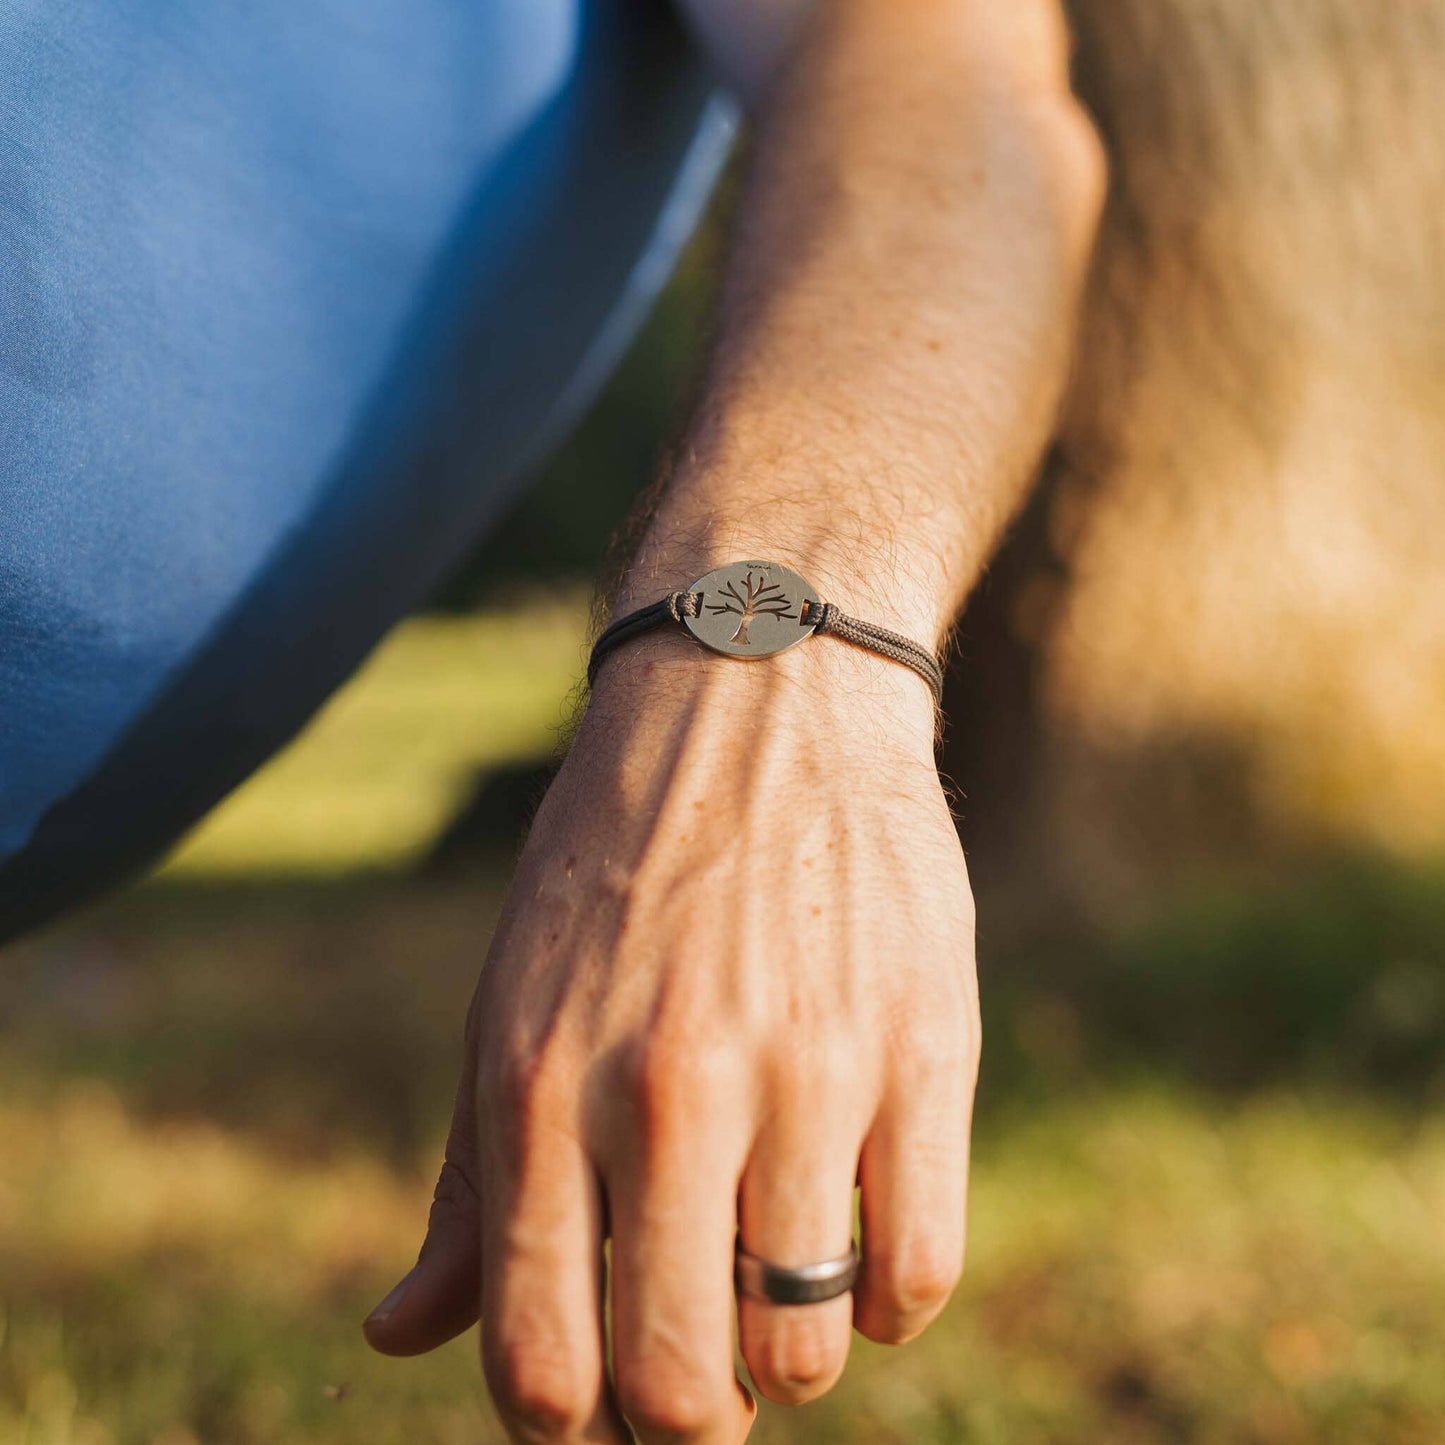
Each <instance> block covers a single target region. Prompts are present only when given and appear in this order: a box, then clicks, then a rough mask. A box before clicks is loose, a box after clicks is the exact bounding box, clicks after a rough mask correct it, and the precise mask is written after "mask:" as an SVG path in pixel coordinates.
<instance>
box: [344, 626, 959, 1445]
mask: <svg viewBox="0 0 1445 1445" xmlns="http://www.w3.org/2000/svg"><path fill="white" fill-rule="evenodd" d="M691 647H692V644H691V643H689V642H686V641H684V640H683V639H680V638H679V639H677V646H676V648H675V649H673V650H672V651H670V652H669V653H667V654H666V655H654V656H649V657H647V658H646V659H645V660H642V661H641V662H640V663H637V664H635V665H633V666H631V667H629V666H628V665H627V660H626V659H618V660H617V661H616V662H615V663H609V665H608V668H607V669H606V670H605V671H604V674H603V676H602V678H601V680H600V681H599V686H598V692H597V694H596V696H595V697H594V700H593V704H592V706H591V708H590V709H589V710H588V713H587V716H586V719H585V722H584V725H583V727H582V730H581V732H580V735H579V736H578V738H577V740H576V742H575V744H574V746H573V749H572V751H571V754H570V755H569V757H568V759H567V762H566V764H565V765H564V767H563V769H562V771H561V774H560V775H559V777H558V778H557V781H556V783H555V784H554V786H553V788H552V789H551V791H550V792H549V794H548V796H547V799H546V801H545V803H544V804H543V807H542V810H541V812H540V814H539V815H538V818H537V821H536V825H535V827H534V829H533V832H532V834H531V837H530V838H529V840H528V843H527V846H526V849H525V852H524V854H523V857H522V861H521V865H520V868H519V871H518V875H517V880H516V883H515V886H514V888H513V890H512V893H511V897H510V901H509V904H508V907H507V909H506V911H505V914H504V917H503V919H502V922H501V924H500V926H499V928H498V930H497V933H496V936H495V939H494V942H493V945H492V951H491V956H490V958H489V959H488V962H487V965H486V967H485V968H484V970H483V973H482V980H481V984H480V986H479V988H478V991H477V995H476V1000H475V1003H474V1007H473V1012H472V1021H471V1027H470V1028H469V1030H468V1052H469V1057H468V1060H467V1074H468V1075H469V1076H471V1077H474V1078H475V1079H476V1080H477V1102H478V1106H479V1109H478V1113H477V1114H475V1115H474V1114H473V1113H472V1110H471V1108H470V1106H469V1104H468V1102H467V1101H465V1100H464V1101H463V1107H461V1108H460V1109H459V1110H458V1127H457V1128H456V1129H454V1130H453V1133H452V1138H451V1142H450V1146H449V1151H448V1165H449V1171H451V1173H452V1175H453V1177H454V1179H455V1186H454V1187H449V1188H448V1189H447V1190H445V1191H444V1192H443V1193H442V1194H441V1196H440V1197H439V1202H438V1204H437V1207H436V1210H435V1211H434V1214H433V1219H432V1228H431V1235H430V1237H429V1248H430V1249H431V1250H432V1256H431V1257H430V1258H428V1256H427V1255H426V1254H424V1255H423V1262H422V1273H421V1275H420V1276H419V1277H418V1279H417V1280H416V1282H415V1283H414V1284H413V1289H414V1290H416V1291H417V1298H416V1300H415V1301H414V1300H413V1299H412V1298H411V1297H410V1296H408V1297H404V1298H403V1299H402V1300H400V1301H398V1302H397V1303H396V1304H395V1305H394V1306H393V1309H392V1312H391V1313H390V1315H389V1316H388V1317H387V1318H386V1319H385V1320H381V1321H373V1322H372V1324H371V1326H370V1327H369V1329H370V1334H371V1336H372V1338H373V1340H374V1341H375V1342H376V1343H377V1344H379V1345H381V1346H382V1347H384V1348H387V1349H390V1350H393V1351H398V1352H401V1351H408V1350H410V1349H415V1348H425V1347H426V1346H428V1345H430V1344H432V1343H435V1340H436V1336H437V1335H438V1334H441V1333H445V1332H448V1331H450V1330H451V1329H453V1328H455V1327H456V1326H457V1325H458V1324H459V1323H463V1322H465V1320H466V1318H467V1316H468V1311H467V1309H466V1308H465V1304H466V1303H467V1302H468V1301H469V1299H470V1297H469V1296H468V1295H467V1294H466V1293H465V1291H464V1290H462V1289H461V1288H460V1286H458V1294H457V1297H456V1302H455V1313H452V1312H451V1311H450V1310H449V1309H442V1310H438V1306H437V1304H436V1296H437V1294H438V1293H448V1292H449V1291H450V1290H451V1288H452V1282H453V1281H463V1282H465V1283H466V1284H467V1285H469V1286H470V1287H471V1289H472V1293H473V1295H474V1293H475V1280H476V1270H477V1263H478V1260H477V1254H476V1245H475V1241H476V1239H477V1238H480V1239H481V1240H482V1251H481V1259H480V1266H481V1279H482V1281H483V1291H482V1298H483V1301H484V1306H483V1309H484V1315H485V1323H484V1329H483V1341H484V1359H485V1365H486V1371H487V1378H488V1381H489V1383H490V1385H491V1388H492V1392H493V1395H494V1397H495V1399H496V1401H497V1404H498V1407H499V1408H500V1410H501V1412H502V1414H503V1416H504V1418H505V1419H506V1420H507V1422H508V1424H509V1425H510V1426H511V1427H512V1428H513V1429H514V1430H515V1431H516V1433H517V1435H518V1438H521V1439H528V1438H534V1437H535V1438H540V1439H548V1440H550V1439H558V1440H583V1439H587V1440H592V1439H596V1440H609V1441H610V1440H616V1441H619V1442H621V1441H625V1440H626V1439H627V1438H628V1437H627V1435H626V1434H625V1432H624V1431H623V1430H622V1429H621V1427H620V1425H618V1424H617V1422H616V1416H615V1413H614V1410H615V1408H620V1409H621V1410H622V1412H623V1413H624V1414H625V1415H626V1416H627V1418H628V1419H629V1420H630V1421H631V1422H632V1423H633V1425H634V1426H635V1427H636V1428H637V1429H638V1431H639V1432H640V1434H641V1436H642V1438H643V1440H644V1441H651V1440H664V1439H665V1440H672V1439H677V1438H681V1439H686V1440H699V1441H704V1440H706V1441H714V1440H715V1441H720V1442H721V1441H736V1440H738V1439H740V1438H741V1437H742V1436H743V1435H744V1434H745V1433H746V1428H747V1423H748V1420H749V1418H750V1416H751V1406H750V1402H749V1400H748V1398H747V1395H746V1393H745V1392H744V1391H742V1390H741V1389H740V1387H739V1386H738V1384H737V1382H736V1380H735V1378H734V1374H733V1333H732V1329H733V1326H732V1307H733V1286H732V1264H733V1246H734V1241H735V1239H737V1238H738V1237H740V1238H741V1240H742V1242H743V1243H744V1244H745V1245H746V1247H747V1248H748V1249H749V1250H750V1251H752V1252H753V1253H756V1254H759V1255H762V1256H763V1257H765V1258H767V1259H770V1260H773V1261H775V1262H777V1263H781V1264H793V1265H797V1264H804V1263H809V1262H812V1261H815V1260H820V1259H825V1258H828V1257H829V1256H833V1255H837V1254H839V1253H841V1252H843V1251H844V1250H845V1249H846V1248H847V1246H848V1243H849V1240H850V1239H851V1238H852V1227H853V1197H854V1184H855V1181H857V1182H858V1183H861V1185H862V1203H863V1241H864V1244H863V1254H864V1260H865V1266H864V1271H863V1274H862V1276H861V1278H860V1281H859V1284H858V1288H857V1291H856V1316H855V1305H854V1300H853V1299H851V1298H849V1297H847V1296H844V1297H842V1298H840V1299H836V1300H832V1301H829V1302H828V1303H826V1304H822V1305H812V1306H805V1307H791V1308H781V1307H777V1306H772V1305H767V1304H763V1303H760V1302H757V1301H754V1300H751V1299H745V1300H743V1301H742V1302H741V1306H740V1311H739V1320H740V1328H741V1342H742V1349H743V1354H744V1356H745V1358H746V1360H747V1363H748V1367H749V1370H750V1371H751V1373H752V1376H753V1379H754V1381H755V1382H756V1384H757V1386H758V1388H759V1389H760V1390H762V1391H763V1392H764V1393H765V1394H766V1395H768V1396H769V1397H771V1398H774V1399H778V1400H784V1401H791V1402H796V1401H801V1400H805V1399H809V1398H811V1397H813V1396H815V1395H817V1394H819V1393H821V1392H822V1391H823V1390H826V1389H827V1388H828V1387H829V1386H830V1385H831V1384H832V1383H833V1382H834V1380H836V1379H837V1377H838V1375H839V1373H840V1372H841V1370H842V1368H843V1363H844V1359H845V1357H846V1355H847V1351H848V1341H849V1334H850V1330H851V1328H852V1326H853V1324H854V1323H855V1318H856V1323H857V1325H858V1327H859V1328H860V1329H861V1330H863V1332H864V1333H865V1334H868V1335H870V1336H871V1337H873V1338H874V1339H878V1340H885V1341H893V1342H896V1341H900V1340H903V1339H906V1338H908V1337H910V1336H911V1335H914V1334H916V1333H917V1332H918V1331H919V1330H921V1329H922V1328H923V1326H924V1325H925V1324H927V1323H928V1321H929V1320H930V1319H931V1318H932V1317H933V1315H934V1314H935V1313H936V1312H937V1311H938V1310H939V1309H940V1308H941V1307H942V1305H943V1302H944V1300H945V1299H946V1298H947V1296H948V1294H949V1292H950V1290H951V1289H952V1287H953V1284H954V1281H955V1280H956V1279H957V1277H958V1274H959V1271H960V1269H961V1267H962V1263H963V1246H964V1198H965V1176H966V1170H967V1159H968V1120H969V1111H970V1103H971V1099H972V1091H973V1079H974V1074H975V1069H976V1064H977V1057H978V1025H977V1014H976V1002H975V989H974V973H973V950H972V937H973V932H972V904H971V900H970V895H969V890H968V881H967V877H966V874H965V871H964V862H963V856H962V852H961V849H960V847H959V843H958V838H957V834H956V832H955V830H954V827H953V823H952V820H951V818H950V815H949V811H948V807H947V805H946V802H945V800H944V797H943V793H942V790H941V788H940V786H939V783H938V779H937V774H936V773H935V770H934V766H933V752H932V742H933V716H932V700H931V698H930V696H929V694H928V690H927V688H926V687H925V685H924V684H923V683H922V682H921V681H920V680H919V679H918V678H916V677H914V676H913V675H912V674H911V673H909V672H907V671H906V670H904V669H902V668H900V667H897V666H896V665H890V664H888V663H883V662H879V661H877V660H875V659H873V658H870V657H867V656H866V655H864V654H861V653H855V652H854V651H853V650H852V649H850V648H848V647H847V645H846V644H843V643H840V642H836V641H834V640H831V639H828V640H825V639H817V640H816V641H815V642H813V643H811V644H808V645H805V646H804V647H802V648H798V649H795V650H794V651H793V652H792V653H790V654H788V655H787V658H786V661H787V662H788V663H789V664H790V665H789V666H788V668H787V670H786V672H785V671H783V670H782V669H780V668H778V667H777V666H776V665H775V664H777V663H778V662H779V661H782V660H784V659H779V658H774V659H772V664H768V663H764V664H761V665H753V664H750V663H746V662H743V663H735V662H731V661H729V660H727V659H713V658H707V659H706V660H705V661H704V660H703V659H702V658H699V657H698V656H695V655H687V653H688V651H689V649H691ZM477 1123H479V1124H480V1129H479V1131H478V1130H476V1129H475V1127H474V1125H475V1124H477ZM478 1138H479V1139H480V1148H478V1142H477V1141H478ZM604 1238H610V1239H611V1290H612V1349H613V1354H614V1372H615V1405H614V1403H613V1399H614V1397H613V1396H612V1394H611V1392H610V1391H609V1389H608V1386H607V1381H606V1376H605V1371H604V1366H603V1355H604V1350H603V1339H604V1334H603V1331H604V1325H603V1319H602V1249H601V1246H602V1240H603V1239H604Z"/></svg>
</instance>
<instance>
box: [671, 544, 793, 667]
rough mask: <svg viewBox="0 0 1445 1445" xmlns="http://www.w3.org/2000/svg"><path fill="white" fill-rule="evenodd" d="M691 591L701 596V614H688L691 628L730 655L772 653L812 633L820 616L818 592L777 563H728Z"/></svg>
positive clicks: (714, 646) (711, 645)
mask: <svg viewBox="0 0 1445 1445" xmlns="http://www.w3.org/2000/svg"><path fill="white" fill-rule="evenodd" d="M687 590H688V591H689V592H693V593H701V594H702V600H701V602H700V604H699V606H698V612H697V616H696V617H691V616H685V617H684V618H683V622H684V623H685V624H686V625H687V630H688V631H689V632H691V633H692V635H693V636H694V637H695V638H697V640H698V641H699V642H701V643H703V644H704V645H706V646H708V647H710V648H712V649H713V651H714V652H725V653H727V655H728V656H729V657H771V656H772V655H773V654H774V653H775V652H782V651H783V650H784V649H785V648H788V647H792V646H793V644H794V643H797V642H801V641H802V640H803V639H804V638H805V637H807V636H809V635H810V634H811V633H812V631H813V626H814V623H815V622H816V620H817V612H818V594H817V593H816V592H814V591H813V589H812V587H810V586H809V585H808V583H806V582H805V581H804V580H803V579H802V578H801V577H799V576H798V574H797V573H796V572H793V571H791V570H790V569H789V568H787V567H783V566H781V565H780V564H779V563H777V562H729V563H728V564H727V566H726V567H718V568H716V569H715V570H713V571H711V572H709V573H707V574H706V575H705V576H703V577H699V578H698V579H697V581H696V582H694V583H693V584H692V586H691V587H689V588H688V589H687Z"/></svg>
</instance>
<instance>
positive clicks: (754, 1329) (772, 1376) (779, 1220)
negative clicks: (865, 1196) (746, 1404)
mask: <svg viewBox="0 0 1445 1445" xmlns="http://www.w3.org/2000/svg"><path fill="white" fill-rule="evenodd" d="M860 1133H861V1131H860V1130H855V1129H852V1128H850V1127H848V1126H847V1125H846V1124H845V1123H844V1121H843V1120H841V1119H837V1120H835V1121H833V1122H832V1124H831V1126H830V1123H829V1121H828V1119H827V1118H826V1117H824V1118H819V1117H818V1113H817V1111H816V1107H815V1108H813V1109H810V1110H807V1111H805V1110H804V1109H803V1107H802V1106H801V1101H797V1102H796V1104H793V1105H787V1104H785V1105H784V1106H783V1107H780V1108H779V1109H778V1111H777V1112H775V1113H774V1114H773V1115H772V1116H771V1117H770V1118H769V1120H768V1122H767V1123H766V1124H765V1125H764V1127H763V1129H762V1130H761V1132H760V1133H759V1135H758V1137H757V1140H756V1141H755V1143H754V1145H753V1151H752V1155H751V1157H750V1158H749V1160H748V1164H747V1168H746V1170H745V1171H744V1174H743V1180H742V1188H741V1191H740V1196H739V1201H738V1219H739V1230H738V1235H739V1243H740V1244H741V1246H742V1247H743V1248H744V1249H745V1250H747V1252H748V1253H749V1254H751V1255H754V1256H756V1257H758V1258H760V1259H763V1260H765V1261H767V1262H768V1263H769V1264H773V1265H780V1266H782V1267H783V1268H785V1269H799V1268H802V1267H803V1266H804V1265H812V1264H818V1263H820V1262H822V1261H824V1260H831V1259H836V1258H838V1257H839V1256H840V1255H843V1254H844V1253H846V1252H847V1250H848V1249H849V1247H850V1245H851V1243H852V1239H853V1185H854V1181H855V1180H856V1178H857V1170H858V1150H859V1135H860ZM852 1321H853V1297H852V1294H851V1293H844V1294H841V1295H838V1296H837V1297H836V1298H833V1299H828V1300H824V1301H821V1302H819V1303H815V1304H800V1305H784V1304H774V1303H772V1302H771V1301H769V1300H764V1299H758V1298H755V1297H754V1296H753V1295H752V1294H750V1293H740V1294H739V1298H738V1336H739V1343H740V1345H741V1348H742V1352H743V1358H744V1359H745V1360H746V1361H747V1364H748V1369H749V1371H750V1372H751V1373H752V1377H753V1382H754V1383H755V1384H756V1385H757V1387H758V1389H759V1390H760V1391H761V1392H762V1393H763V1394H764V1395H766V1396H767V1397H768V1399H770V1400H776V1401H778V1402H779V1403H781V1404H787V1405H799V1404H802V1403H803V1402H804V1401H807V1400H812V1399H816V1398H817V1397H818V1396H819V1395H821V1394H823V1393H824V1392H825V1391H827V1390H829V1389H831V1388H832V1386H833V1385H834V1384H835V1383H836V1382H837V1379H838V1377H839V1375H841V1374H842V1373H843V1366H844V1364H845V1363H846V1362H847V1359H848V1343H849V1339H850V1336H851V1334H852Z"/></svg>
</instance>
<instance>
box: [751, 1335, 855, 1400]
mask: <svg viewBox="0 0 1445 1445" xmlns="http://www.w3.org/2000/svg"><path fill="white" fill-rule="evenodd" d="M843 1364H844V1353H843V1351H842V1350H840V1349H838V1348H837V1347H836V1346H835V1345H832V1344H830V1343H828V1342H827V1341H824V1340H822V1339H820V1338H818V1337H817V1336H816V1335H811V1334H810V1335H807V1336H804V1337H803V1338H795V1339H784V1338H780V1337H779V1335H778V1334H777V1333H772V1334H770V1335H768V1336H766V1337H765V1338H764V1339H763V1340H761V1341H758V1342H755V1343H754V1344H753V1345H752V1348H751V1349H750V1350H749V1351H748V1368H749V1369H750V1370H751V1371H752V1374H753V1380H754V1382H755V1383H756V1385H757V1387H758V1389H759V1390H761V1391H762V1392H763V1394H764V1395H766V1396H767V1397H768V1399H770V1400H774V1401H776V1402H777V1403H778V1404H782V1405H798V1404H802V1403H803V1402H804V1401H806V1400H813V1399H816V1398H817V1397H818V1396H819V1395H821V1394H823V1393H824V1392H825V1391H827V1390H829V1389H831V1388H832V1386H833V1385H834V1384H836V1383H837V1381H838V1377H839V1376H840V1375H841V1374H842V1373H843Z"/></svg>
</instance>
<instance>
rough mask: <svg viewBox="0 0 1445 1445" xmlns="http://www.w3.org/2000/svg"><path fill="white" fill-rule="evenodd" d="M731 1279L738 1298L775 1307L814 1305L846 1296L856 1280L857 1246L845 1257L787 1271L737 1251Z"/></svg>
mask: <svg viewBox="0 0 1445 1445" xmlns="http://www.w3.org/2000/svg"><path fill="white" fill-rule="evenodd" d="M736 1259H737V1262H736V1265H735V1267H734V1270H733V1279H734V1281H735V1282H736V1284H737V1290H738V1293H739V1294H745V1295H750V1296H751V1297H752V1298H753V1299H760V1300H766V1301H767V1302H768V1303H769V1304H775V1305H816V1304H822V1303H823V1301H824V1300H830V1299H837V1298H838V1296H839V1295H840V1294H847V1293H848V1291H849V1290H850V1289H852V1288H853V1284H854V1281H855V1280H857V1278H858V1246H857V1245H856V1244H850V1245H849V1246H848V1253H847V1254H840V1255H838V1256H837V1258H836V1259H825V1260H823V1261H822V1262H821V1263H820V1264H805V1265H801V1266H799V1267H798V1268H797V1269H789V1268H787V1267H786V1266H784V1265H781V1264H771V1263H769V1261H767V1260H766V1259H759V1258H758V1256H757V1255H755V1254H749V1253H748V1252H747V1250H745V1249H744V1248H743V1247H742V1245H738V1247H737V1256H736Z"/></svg>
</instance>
